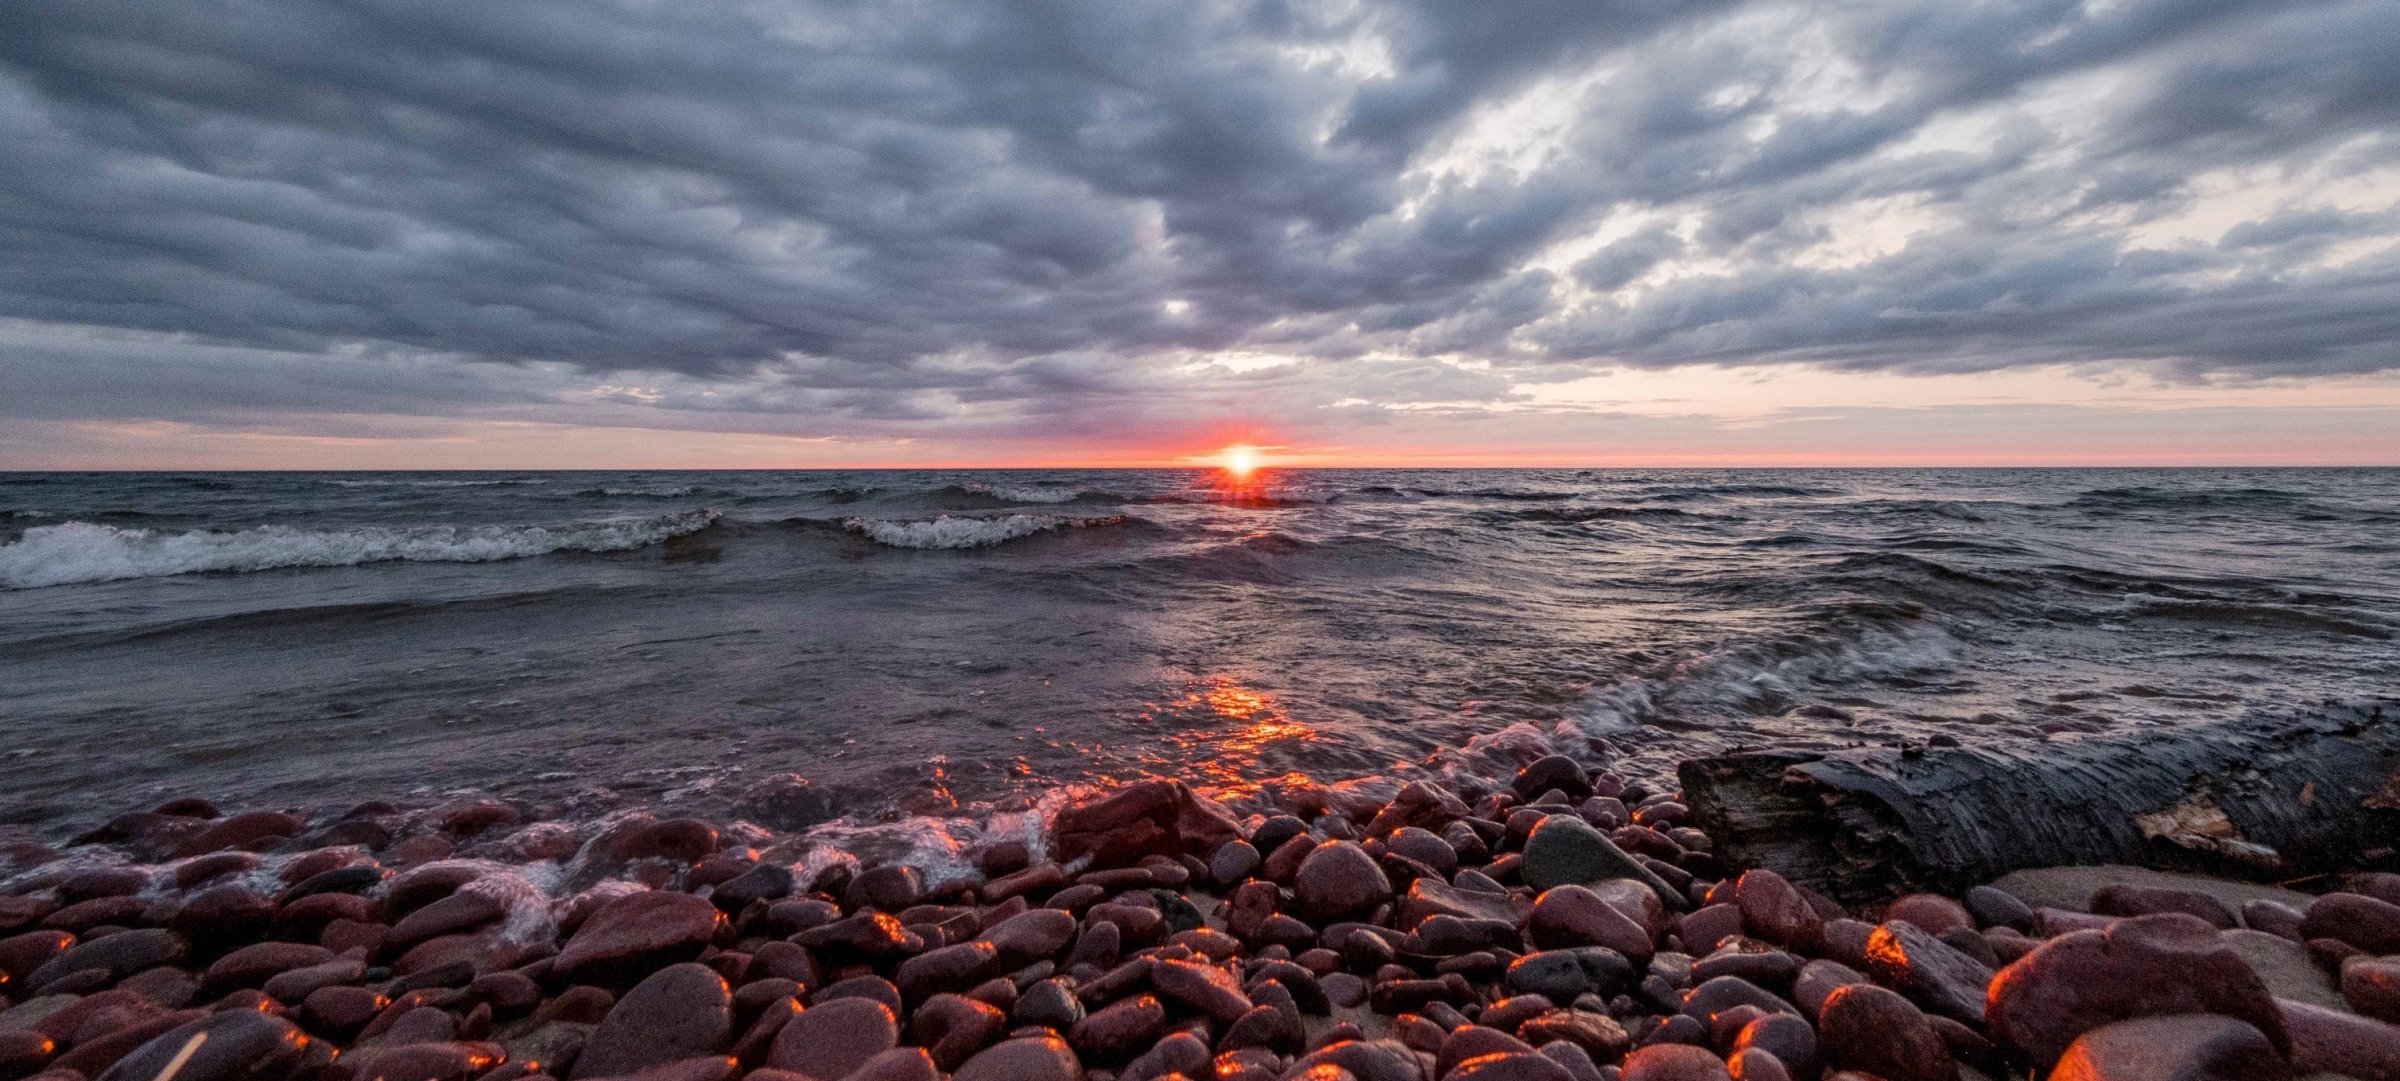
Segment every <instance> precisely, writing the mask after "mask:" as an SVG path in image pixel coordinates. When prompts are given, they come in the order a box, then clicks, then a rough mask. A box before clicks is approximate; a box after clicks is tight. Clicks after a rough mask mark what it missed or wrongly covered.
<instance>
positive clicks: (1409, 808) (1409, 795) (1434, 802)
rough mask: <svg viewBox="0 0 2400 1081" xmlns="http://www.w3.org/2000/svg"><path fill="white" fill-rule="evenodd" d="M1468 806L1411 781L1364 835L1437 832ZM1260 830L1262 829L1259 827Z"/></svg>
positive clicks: (1426, 783) (1264, 847) (1461, 815)
mask: <svg viewBox="0 0 2400 1081" xmlns="http://www.w3.org/2000/svg"><path fill="white" fill-rule="evenodd" d="M1467 811H1468V808H1467V805H1466V803H1465V801H1463V800H1460V799H1459V798H1458V797H1457V796H1456V795H1453V794H1451V792H1450V790H1449V789H1447V788H1444V787H1442V786H1441V785H1439V784H1436V783H1434V782H1432V781H1423V780H1419V781H1410V782H1408V783H1407V784H1404V785H1401V786H1400V791H1398V792H1395V793H1393V794H1392V798H1391V800H1390V801H1389V802H1387V803H1385V804H1384V805H1383V806H1382V808H1380V809H1378V810H1377V811H1376V812H1375V817H1374V818H1373V819H1371V820H1369V821H1368V822H1367V836H1369V837H1382V836H1385V835H1386V834H1389V833H1391V832H1393V831H1394V830H1398V829H1401V828H1402V827H1406V826H1416V827H1418V828H1420V829H1427V830H1436V831H1438V830H1440V829H1442V828H1443V827H1444V826H1445V825H1447V824H1448V823H1450V822H1451V821H1453V820H1455V819H1460V818H1464V817H1466V815H1467ZM1261 829H1262V831H1263V830H1264V827H1261ZM1251 843H1253V844H1256V845H1258V846H1259V849H1260V850H1261V851H1267V850H1269V849H1270V846H1269V845H1268V844H1267V843H1266V842H1264V841H1261V840H1259V839H1258V838H1256V837H1252V838H1251Z"/></svg>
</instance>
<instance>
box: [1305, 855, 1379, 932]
mask: <svg viewBox="0 0 2400 1081" xmlns="http://www.w3.org/2000/svg"><path fill="white" fill-rule="evenodd" d="M1292 885H1293V893H1294V894H1295V895H1296V896H1297V901H1298V906H1299V913H1300V915H1301V917H1302V918H1304V919H1308V920H1312V921H1316V922H1320V923H1322V922H1326V921H1330V920H1338V919H1343V918H1346V917H1350V916H1356V915H1362V914H1364V913H1366V912H1368V911H1369V910H1371V909H1373V908H1374V907H1375V906H1376V905H1379V904H1382V903H1383V902H1385V901H1388V900H1391V899H1392V880H1391V879H1390V878H1388V877H1386V876H1385V875H1384V873H1383V868H1381V867H1379V866H1377V865H1376V863H1375V858H1374V857H1373V856H1369V855H1367V853H1366V850H1365V849H1362V848H1360V847H1358V845H1357V844H1355V843H1353V842H1350V841H1331V842H1328V843H1326V844H1321V845H1318V846H1317V847H1316V848H1314V849H1312V850H1311V851H1310V852H1309V854H1308V858H1306V859H1304V860H1301V861H1300V870H1299V872H1298V874H1297V875H1296V876H1295V877H1294V879H1293V884H1292Z"/></svg>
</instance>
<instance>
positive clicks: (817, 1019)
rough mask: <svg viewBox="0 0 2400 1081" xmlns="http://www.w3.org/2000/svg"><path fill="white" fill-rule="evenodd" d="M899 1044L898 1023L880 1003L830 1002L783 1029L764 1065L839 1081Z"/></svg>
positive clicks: (819, 1080) (805, 1012)
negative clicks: (869, 1060)
mask: <svg viewBox="0 0 2400 1081" xmlns="http://www.w3.org/2000/svg"><path fill="white" fill-rule="evenodd" d="M899 1045H900V1021H899V1019H898V1017H896V1016H895V1015H894V1014H893V1013H892V1010H891V1007H889V1006H886V1005H884V1004H883V1003H880V1002H876V1001H873V1000H871V999H864V998H844V999H836V1000H834V1001H832V1002H825V1003H821V1004H819V1005H815V1006H811V1007H809V1008H808V1009H805V1010H802V1011H800V1014H799V1015H798V1016H796V1017H794V1018H792V1019H791V1020H790V1021H788V1022H786V1023H785V1024H784V1026H783V1031H782V1032H779V1033H777V1034H776V1036H775V1045H774V1047H773V1048H772V1049H770V1050H769V1051H768V1052H767V1063H766V1064H767V1065H768V1066H770V1067H773V1068H775V1069H778V1070H790V1071H792V1072H794V1073H799V1074H804V1075H806V1076H808V1077H811V1078H815V1079H817V1081H840V1079H841V1078H842V1077H845V1076H847V1075H848V1074H849V1073H850V1072H851V1071H852V1070H855V1069H858V1068H859V1067H860V1066H863V1065H865V1064H866V1062H867V1060H868V1059H871V1058H873V1057H875V1056H876V1055H879V1054H882V1053H883V1052H885V1051H889V1050H891V1049H892V1048H894V1047H897V1046H899Z"/></svg>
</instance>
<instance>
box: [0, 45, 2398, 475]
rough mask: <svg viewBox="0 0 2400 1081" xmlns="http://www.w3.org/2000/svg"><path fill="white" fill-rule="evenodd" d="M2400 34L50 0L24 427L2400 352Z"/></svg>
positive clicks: (1458, 398)
mask: <svg viewBox="0 0 2400 1081" xmlns="http://www.w3.org/2000/svg"><path fill="white" fill-rule="evenodd" d="M2395 42H2400V7H2395V6H2394V5H2391V4H2389V3H2385V2H2380V0H2342V2H2267V0H2258V2H2236V0H2206V2H2194V0H2114V2H2111V3H2084V2H2080V0H2076V2H2067V0H2028V2H2025V3H2015V4H1979V5H1948V4H1932V3H1922V2H1909V3H1901V2H1896V0H1878V2H1870V3H1863V4H1854V5H1841V6H1838V7H1828V6H1825V5H1811V4H1803V3H1798V2H1796V0H1787V2H1777V0H1714V2H1702V3H1676V4H1670V3H1665V2H1663V0H1614V2H1591V0H1575V2H1570V0H1508V2H1500V0H1494V2H1491V3H1485V4H1477V5H1459V4H1456V3H1451V2H1446V0H1412V2H1401V0H1390V2H1360V0H1322V2H1304V0H1199V2H1193V3H1182V4H1160V3H1147V2H1144V3H1123V2H1097V0H1094V2H1089V3H1083V2H1072V0H1021V2H1015V3H963V2H955V0H912V2H905V3H892V4H874V5H841V4H831V3H802V2H784V0H779V2H765V0H754V2H748V3H729V4H715V5H661V4H650V3H637V2H633V0H624V2H618V3H597V2H576V3H564V2H552V0H524V2H520V3H508V4H486V3H466V2H449V0H405V2H403V0H360V2H356V3H344V4H332V3H326V2H323V0H227V2H226V3H222V4H216V5H209V6H207V7H205V8H201V7H194V6H192V5H163V6H162V5H155V4H140V3H136V2H134V0H28V2H25V3H20V4H16V5H12V6H9V7H8V8H6V9H5V11H0V142H4V143H5V145H7V146H9V147H10V154H9V155H8V156H7V157H6V159H5V160H4V161H0V250H5V252H6V256H7V257H6V258H5V259H0V317H4V318H6V319H8V320H11V321H13V322H11V323H9V324H8V326H7V328H6V330H7V333H0V345H8V344H9V343H10V342H12V341H13V342H15V345H14V346H13V347H12V352H10V353H8V354H7V355H5V356H0V387H4V388H5V389H7V390H8V391H9V394H8V395H7V396H6V397H7V398H8V404H6V405H4V406H0V410H5V411H7V412H8V413H9V414H10V415H15V416H23V417H42V418H48V419H70V418H75V417H82V418H122V417H153V418H187V419H190V418H196V417H199V416H202V415H207V416H224V415H228V414H230V413H232V412H243V411H247V412H252V413H256V412H262V411H274V410H338V411H341V412H346V413H376V412H395V413H399V412H412V411H413V412H416V413H421V414H427V415H469V414H474V415H487V414H506V413H512V412H514V413H523V412H527V411H532V412H544V411H546V412H545V413H544V415H548V416H575V417H583V416H585V415H586V414H587V413H589V414H593V415H597V414H598V413H606V414H608V415H611V416H615V415H617V414H620V413H637V414H647V415H652V416H654V417H656V418H657V419H656V420H655V421H654V423H656V424H659V425H662V426H670V427H673V426H684V427H696V428H703V429H710V428H713V427H714V426H717V425H721V424H729V423H738V424H741V425H747V426H749V428H748V430H757V431H772V432H777V433H782V434H800V435H810V434H825V433H854V434H859V435H862V436H873V437H877V438H884V437H903V436H905V435H907V434H908V433H910V432H912V431H920V430H923V429H927V428H930V427H932V426H943V427H944V430H946V431H949V432H953V433H955V432H959V431H966V432H989V433H992V435H993V437H994V438H999V437H1001V436H1004V435H1012V434H1013V435H1017V436H1021V435H1023V434H1025V433H1028V432H1038V431H1040V430H1042V429H1043V428H1044V427H1045V426H1050V425H1055V424H1056V423H1057V422H1058V419H1059V418H1061V417H1067V416H1078V417H1088V416H1100V417H1101V418H1102V422H1103V423H1105V424H1111V425H1121V426H1123V427H1125V428H1127V429H1128V430H1143V429H1145V428H1147V427H1155V426H1156V425H1158V424H1161V423H1182V424H1191V425H1200V424H1203V423H1204V422H1206V421H1208V420H1210V419H1211V418H1214V417H1223V416H1233V415H1242V416H1252V417H1261V416H1264V417H1269V418H1272V419H1277V420H1280V421H1284V422H1289V423H1294V424H1300V423H1305V421H1306V418H1307V417H1308V416H1309V415H1311V413H1312V411H1323V410H1336V409H1341V410H1353V409H1355V408H1357V407H1358V406H1359V404H1360V403H1365V404H1367V405H1370V406H1373V407H1378V408H1381V407H1420V406H1423V405H1424V404H1426V403H1429V402H1444V403H1450V405H1452V406H1458V407H1460V408H1480V407H1487V406H1490V407H1496V406H1499V405H1503V404H1505V403H1508V402H1510V401H1512V400H1514V398H1515V396H1516V395H1518V394H1519V393H1520V389H1519V388H1522V387H1524V386H1528V385H1535V384H1541V383H1545V382H1556V381H1559V380H1563V379H1572V378H1576V377H1579V376H1582V375H1585V374H1588V373H1591V372H1594V371H1600V370H1608V369H1617V368H1668V367H1675V366H1680V365H1691V364H1710V365H1744V364H1785V363H1794V362H1798V363H1805V364H1814V365H1821V366H1826V367H1831V368H1840V369H1848V370H1892V371H1906V372H1957V371H1981V370H1993V369H2005V368H2011V367H2020V366H2029V365H2049V364H2058V363H2075V364H2102V365H2105V364H2109V363H2124V364H2135V365H2141V366H2143V367H2144V369H2145V370H2151V371H2167V372H2172V373H2179V374H2180V375H2181V376H2182V377H2185V378H2192V379H2200V378H2219V377H2227V376H2231V377H2238V378H2281V377H2320V376H2330V375H2339V374H2347V373H2361V372H2375V371H2384V370H2390V369H2393V368H2395V367H2400V306H2396V305H2394V304H2392V303H2391V298H2392V297H2394V296H2400V73H2396V69H2395V67H2394V65H2392V64H2391V63H2390V62H2389V61H2390V57H2391V55H2392V46H2393V44H2394V43H2395ZM1232 354H1270V355H1274V356H1278V357H1284V358H1288V360H1289V363H1287V364H1282V365H1276V366H1271V367H1268V368H1262V369H1256V370H1239V366H1225V365H1218V364H1211V363H1208V359H1209V358H1210V357H1212V356H1218V355H1232ZM609 388H615V389H609ZM626 388H644V389H641V391H640V392H639V393H633V392H631V391H628V390H627V389H626ZM1262 396H1270V397H1271V398H1272V405H1261V404H1260V403H1261V402H1262V401H1264V400H1266V398H1264V397H1262ZM1461 403H1465V404H1463V405H1462V404H1461ZM734 418H739V420H738V421H736V420H735V419H734Z"/></svg>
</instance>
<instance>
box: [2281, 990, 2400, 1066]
mask: <svg viewBox="0 0 2400 1081" xmlns="http://www.w3.org/2000/svg"><path fill="white" fill-rule="evenodd" d="M2275 1005H2276V1007H2277V1010H2278V1012H2279V1013H2280V1014H2281V1015H2282V1020H2283V1024H2284V1028H2285V1031H2287V1032H2288V1033H2290V1035H2291V1041H2292V1055H2291V1062H2292V1069H2293V1072H2295V1073H2298V1074H2301V1075H2304V1076H2305V1075H2310V1074H2318V1073H2328V1074H2339V1075H2341V1076H2343V1077H2351V1078H2356V1079H2358V1081H2400V1025H2387V1024H2384V1023H2383V1022H2381V1021H2375V1020H2371V1019H2369V1018H2365V1017H2360V1016H2358V1015H2357V1014H2353V1013H2344V1012H2342V1011H2340V1010H2327V1009H2320V1008H2318V1007H2315V1006H2310V1005H2308V1004H2306V1003H2301V1002H2277V1003H2276V1004H2275Z"/></svg>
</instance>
